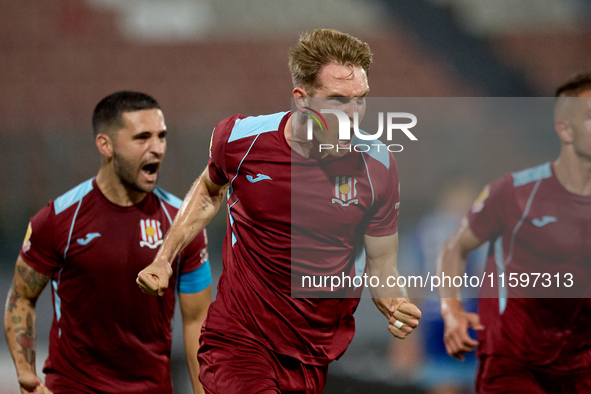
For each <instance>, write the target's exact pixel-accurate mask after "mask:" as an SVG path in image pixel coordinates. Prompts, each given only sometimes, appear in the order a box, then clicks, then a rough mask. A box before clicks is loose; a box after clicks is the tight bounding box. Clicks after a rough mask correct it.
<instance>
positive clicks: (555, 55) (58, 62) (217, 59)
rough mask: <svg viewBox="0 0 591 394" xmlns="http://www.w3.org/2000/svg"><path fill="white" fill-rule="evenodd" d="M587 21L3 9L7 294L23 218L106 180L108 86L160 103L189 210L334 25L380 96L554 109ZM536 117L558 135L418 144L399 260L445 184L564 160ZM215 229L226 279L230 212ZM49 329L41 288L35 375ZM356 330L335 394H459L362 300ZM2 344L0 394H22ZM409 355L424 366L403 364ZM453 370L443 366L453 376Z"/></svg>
mask: <svg viewBox="0 0 591 394" xmlns="http://www.w3.org/2000/svg"><path fill="white" fill-rule="evenodd" d="M590 21H591V1H588V0H561V1H555V0H495V1H487V0H363V1H361V0H300V1H286V0H243V1H228V0H174V1H172V0H169V1H163V0H126V1H116V0H48V1H32V0H21V1H10V0H0V168H2V171H0V190H1V191H2V192H1V193H0V297H5V294H6V292H7V289H8V285H9V283H10V279H11V277H12V272H13V265H14V261H15V258H16V256H17V253H18V250H19V247H20V244H21V242H22V238H23V236H24V233H25V229H26V225H27V222H28V220H29V218H30V216H32V215H33V214H34V213H35V212H36V211H38V210H39V209H40V208H41V207H43V206H44V205H45V204H46V203H47V201H48V200H50V199H53V198H55V197H57V196H59V195H61V194H62V193H64V192H65V191H67V190H69V189H70V188H72V187H73V186H75V185H77V184H78V183H80V182H82V181H84V180H86V179H88V178H89V177H91V176H93V175H94V174H95V172H96V170H97V168H98V163H99V155H98V153H97V152H96V148H95V146H94V142H93V138H92V131H91V124H90V117H91V113H92V110H93V108H94V105H95V104H96V103H97V102H98V101H99V100H100V99H101V98H102V97H104V96H106V95H107V94H109V93H112V92H113V91H116V90H122V89H132V90H139V91H144V92H146V93H149V94H151V95H153V96H154V97H155V98H156V99H157V100H158V101H159V102H160V104H161V105H162V108H163V111H164V114H165V117H166V121H167V125H168V128H169V130H170V134H169V138H168V141H169V147H168V154H167V158H166V160H165V163H164V166H163V170H162V174H161V182H160V185H161V186H163V187H164V188H165V189H167V190H169V191H171V192H173V193H175V194H177V195H179V196H181V197H182V196H183V195H184V194H185V193H186V191H187V190H188V188H189V186H190V184H191V183H192V181H193V180H194V179H195V178H196V177H197V176H198V174H199V173H200V171H201V170H202V169H203V168H204V166H205V165H206V162H207V148H208V144H209V137H210V132H211V130H212V128H213V126H214V125H215V123H216V122H218V121H219V120H221V119H222V118H225V117H227V116H230V115H232V114H234V113H237V112H239V113H242V114H245V115H258V114H264V113H272V112H276V111H283V110H286V109H287V108H289V106H290V92H291V89H292V86H291V79H290V75H289V70H288V68H287V50H288V48H289V47H290V46H291V45H293V44H295V43H296V40H297V37H298V34H299V33H300V32H303V31H305V30H309V29H314V28H336V29H339V30H342V31H345V32H348V33H351V34H353V35H356V36H357V37H359V38H361V39H362V40H364V41H367V42H368V43H369V44H370V46H371V48H372V51H373V53H374V64H373V65H372V67H371V72H370V86H371V96H373V97H535V96H551V95H552V94H553V90H554V88H555V87H556V86H557V85H558V84H560V83H562V82H563V81H564V80H565V79H566V78H568V77H570V76H571V75H572V74H573V73H575V72H578V71H581V70H585V69H591V51H589V48H590V47H591V24H590V23H589V22H590ZM539 116H540V117H541V118H542V119H544V120H547V122H545V123H543V124H545V126H542V127H541V128H540V129H537V130H531V129H523V130H520V129H519V128H517V127H516V128H515V129H512V130H511V132H499V133H490V132H485V131H483V130H480V129H478V128H475V129H472V128H464V129H458V130H454V131H453V132H450V131H448V132H446V133H442V134H441V135H432V136H423V139H422V141H427V139H430V145H429V146H431V147H432V149H429V150H426V151H423V155H422V156H412V151H411V153H410V154H409V153H407V152H403V153H401V154H399V155H398V156H397V160H398V163H399V170H400V177H401V183H402V185H403V186H402V211H401V216H400V234H401V238H402V240H401V246H400V248H401V256H404V253H406V251H405V248H407V249H408V247H407V246H406V244H405V237H410V234H411V233H412V232H413V229H414V228H415V225H416V223H418V222H419V221H420V218H421V217H423V216H425V215H426V214H428V213H429V212H431V211H433V210H434V209H435V206H436V205H435V204H436V201H438V199H439V197H438V196H439V195H440V194H441V193H442V192H443V190H444V189H445V188H446V187H447V183H448V181H452V180H457V179H467V180H468V181H469V182H472V184H473V185H476V189H478V188H481V187H482V186H483V185H484V184H485V183H487V182H488V181H490V180H492V179H494V178H496V177H499V176H501V175H502V174H504V173H505V172H507V171H511V170H517V169H521V168H525V167H528V166H533V165H535V164H538V163H540V162H542V161H547V160H550V159H553V158H554V157H555V156H556V154H557V153H558V141H557V139H556V138H555V137H554V136H553V130H552V125H551V124H550V123H549V122H550V119H551V118H550V114H549V113H544V114H539ZM419 139H421V137H419ZM425 143H427V142H425ZM425 153H428V155H425ZM208 231H209V238H210V242H211V244H210V257H211V262H212V267H213V270H214V274H215V275H214V277H215V278H216V279H217V278H218V277H219V274H220V271H221V253H220V251H221V243H222V239H223V235H224V232H225V217H224V214H223V213H220V214H219V215H218V216H217V217H216V219H215V220H214V221H213V222H212V224H211V225H210V226H209V227H208ZM431 264H434V263H433V262H431ZM404 265H405V261H403V260H402V259H401V260H400V266H401V267H404ZM51 318H52V309H51V301H50V296H49V293H48V292H47V291H45V292H44V294H43V295H42V299H41V300H40V301H39V304H38V323H37V324H38V338H39V343H38V345H37V347H38V358H37V369H38V371H40V370H41V368H42V364H43V361H44V358H45V352H46V349H47V338H48V332H49V324H50V321H51ZM177 319H178V318H177ZM357 322H358V331H357V335H356V338H355V340H354V341H353V344H352V345H351V347H350V350H349V352H348V353H347V355H346V356H344V357H343V358H342V360H340V361H338V362H336V363H334V364H333V365H332V367H331V372H330V376H329V383H328V386H327V389H326V390H325V392H326V393H385V392H392V390H393V389H395V388H397V389H398V391H397V392H399V393H403V392H408V393H415V392H416V393H422V392H428V391H430V392H437V390H439V392H443V390H447V389H449V387H448V386H446V384H444V380H445V379H443V375H441V376H442V378H441V379H440V381H441V382H442V383H441V384H440V385H438V384H425V382H424V379H423V378H424V374H423V375H421V373H419V372H417V371H419V370H420V368H422V367H421V366H422V365H423V364H424V360H425V358H424V357H422V356H421V354H422V353H421V352H422V351H421V349H422V348H424V347H425V344H423V345H422V346H421V345H420V344H418V345H417V344H410V345H404V346H408V349H407V350H405V351H404V352H400V349H398V350H397V349H396V346H400V345H399V344H393V343H392V341H391V340H390V337H389V333H388V332H387V331H386V330H385V325H384V321H383V318H382V317H381V316H380V315H379V314H378V312H377V310H375V308H374V307H373V306H372V305H371V301H368V300H366V299H365V300H362V304H361V306H360V308H359V310H358V312H357ZM106 323H108V322H106ZM179 323H180V322H179ZM179 330H180V324H177V329H176V330H175V343H174V349H173V371H174V379H175V388H176V392H178V393H186V392H189V387H190V384H189V382H188V379H187V375H186V372H185V366H184V354H183V351H182V339H181V336H180V332H178V331H179ZM0 342H1V343H0V354H1V357H0V393H6V394H8V393H17V392H18V389H17V384H16V378H15V373H14V369H13V366H12V361H11V359H10V355H9V353H8V351H7V349H6V345H5V343H4V341H0ZM428 346H432V345H430V344H429V345H428ZM392 354H398V355H399V356H395V357H393V356H392ZM400 354H406V355H407V356H408V357H409V361H408V363H409V364H408V365H414V366H415V367H416V368H413V369H410V370H409V368H406V369H405V368H404V363H401V362H400V357H401V356H400ZM397 358H398V361H397V360H396V359H397ZM421 360H422V361H421ZM246 362H248V361H246ZM401 365H402V366H401ZM458 365H459V363H457V362H455V361H454V360H452V359H449V360H448V366H449V368H451V369H454V368H456V367H457V366H458ZM459 368H460V369H459V371H461V367H459ZM460 373H463V372H460ZM431 380H433V376H431ZM468 380H471V379H470V377H469V378H468ZM435 381H437V379H435ZM468 386H469V385H468ZM464 391H465V392H470V389H469V388H465V389H464ZM448 392H451V391H448ZM456 392H457V391H456Z"/></svg>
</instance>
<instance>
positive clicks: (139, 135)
mask: <svg viewBox="0 0 591 394" xmlns="http://www.w3.org/2000/svg"><path fill="white" fill-rule="evenodd" d="M160 133H161V131H159V132H157V133H156V134H160ZM151 136H152V132H151V131H147V130H146V131H141V132H139V133H137V134H135V135H134V136H133V137H131V138H132V139H134V140H139V139H142V138H150V137H151Z"/></svg>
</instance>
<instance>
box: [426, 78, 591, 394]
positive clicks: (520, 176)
mask: <svg viewBox="0 0 591 394" xmlns="http://www.w3.org/2000/svg"><path fill="white" fill-rule="evenodd" d="M556 96H557V99H556V104H555V113H554V121H555V130H556V133H557V134H558V138H559V139H560V155H559V156H558V159H556V160H555V161H554V162H548V163H545V164H542V165H540V166H537V167H534V168H530V169H526V170H522V171H519V172H515V173H512V174H507V175H506V176H505V177H503V178H501V179H499V180H496V181H494V182H492V183H491V184H489V185H488V186H486V187H485V189H484V191H483V192H482V194H481V196H480V197H479V198H478V199H477V201H476V202H475V203H474V206H473V207H472V209H471V210H470V211H469V212H468V215H467V216H466V217H465V218H464V219H463V221H462V222H461V224H460V226H459V227H458V228H457V229H456V231H455V233H454V234H453V235H452V236H451V237H450V238H449V239H448V240H447V241H446V243H445V245H444V246H443V248H442V249H441V251H440V254H439V259H438V270H439V273H441V272H445V274H446V275H450V274H451V275H461V274H463V271H464V268H465V264H466V259H465V257H466V256H467V255H468V253H469V252H470V251H472V250H474V249H476V248H477V247H478V246H480V245H481V244H483V243H484V242H486V241H490V243H491V247H490V251H489V257H488V260H487V266H486V271H487V272H494V273H495V274H498V275H501V274H504V275H505V282H504V286H503V287H502V288H501V287H500V286H499V289H498V291H499V294H498V297H496V298H481V299H480V304H479V314H473V313H466V312H465V311H464V309H463V308H462V304H461V302H460V300H459V297H458V295H457V294H455V295H454V294H450V293H442V292H441V291H440V295H441V296H442V297H444V298H442V299H441V313H442V316H443V320H444V323H445V333H444V342H445V347H446V349H447V352H448V353H449V354H450V355H451V356H453V357H456V358H458V359H461V358H462V355H463V354H465V353H466V352H469V351H471V350H473V349H474V348H476V347H477V346H478V352H477V355H478V356H479V360H480V363H479V369H478V375H477V379H476V386H477V391H478V392H479V393H520V394H523V393H526V394H542V393H589V392H591V335H590V333H591V300H590V299H589V298H586V297H588V294H587V295H584V294H580V298H578V299H573V298H556V299H552V298H528V297H527V294H531V291H532V290H533V287H530V288H529V289H527V286H526V287H523V286H521V287H520V286H509V283H508V279H509V278H510V276H511V275H520V273H521V274H526V275H532V274H531V273H534V272H537V273H538V275H540V273H541V274H542V277H540V278H539V282H538V284H537V285H538V287H539V288H541V291H547V292H549V291H551V290H550V289H547V287H550V284H551V282H549V279H551V280H552V281H554V282H555V281H556V280H557V277H555V274H554V272H556V274H560V276H559V277H558V278H559V279H560V282H561V284H560V286H562V288H564V286H568V285H569V283H570V284H571V285H572V281H573V280H575V281H576V280H579V281H585V280H586V281H587V283H588V281H589V277H588V276H587V277H585V275H579V276H578V277H573V272H577V271H579V272H580V271H581V268H583V269H585V267H589V264H590V263H591V242H590V241H589V240H590V239H591V74H590V73H588V74H582V75H579V76H577V77H575V78H574V79H572V80H570V81H568V82H567V83H565V84H564V85H562V86H561V87H560V88H558V90H557V92H556ZM587 269H588V268H587ZM550 272H552V274H550ZM569 275H570V277H569ZM534 278H535V276H533V275H532V276H531V279H532V282H533V279H534ZM554 282H552V283H554ZM528 283H529V282H528ZM529 286H533V285H532V284H531V283H530V284H529ZM542 286H544V287H542ZM585 286H588V285H587V284H586V283H585V284H583V287H585ZM450 290H451V289H450ZM505 291H506V293H505ZM587 292H588V287H587ZM523 294H525V295H523ZM577 295H578V294H577ZM573 296H575V294H573ZM447 297H453V298H447ZM468 328H473V329H475V330H477V331H478V341H476V340H474V339H472V338H470V336H469V335H468V332H467V329H468Z"/></svg>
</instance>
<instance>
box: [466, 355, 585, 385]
mask: <svg viewBox="0 0 591 394" xmlns="http://www.w3.org/2000/svg"><path fill="white" fill-rule="evenodd" d="M476 392H477V393H479V394H489V393H520V394H553V393H557V394H558V393H559V394H563V393H569V394H571V393H591V368H582V369H576V370H573V371H555V370H552V369H550V368H545V367H533V366H530V365H527V364H525V363H522V362H519V361H516V360H513V359H510V358H507V357H495V356H483V357H480V363H479V365H478V374H477V377H476Z"/></svg>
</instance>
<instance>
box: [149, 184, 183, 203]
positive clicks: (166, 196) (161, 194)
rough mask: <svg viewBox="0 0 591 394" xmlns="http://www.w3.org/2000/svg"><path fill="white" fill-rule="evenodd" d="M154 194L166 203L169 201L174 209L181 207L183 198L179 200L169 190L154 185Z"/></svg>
mask: <svg viewBox="0 0 591 394" xmlns="http://www.w3.org/2000/svg"><path fill="white" fill-rule="evenodd" d="M154 194H155V195H156V196H157V197H158V198H160V199H162V200H164V201H166V202H167V203H169V204H170V205H172V206H173V207H175V208H176V209H179V208H180V207H181V205H182V204H183V200H181V199H180V198H178V197H177V196H175V195H174V194H170V193H169V192H167V191H165V190H162V189H161V188H159V187H158V186H156V188H155V189H154Z"/></svg>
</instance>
